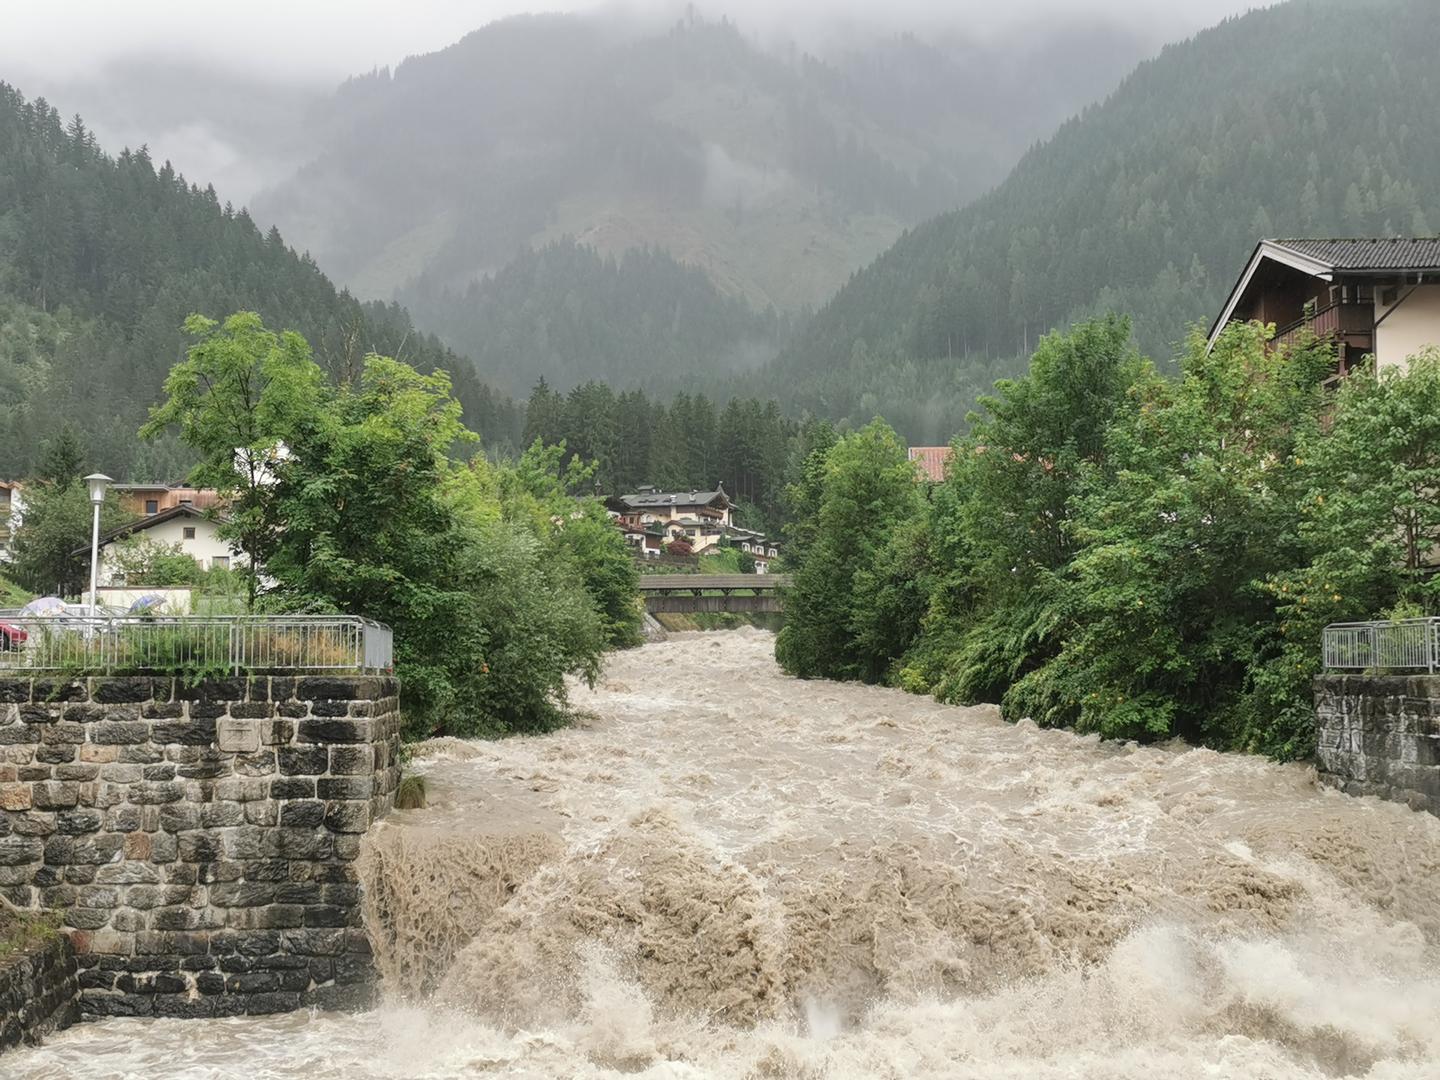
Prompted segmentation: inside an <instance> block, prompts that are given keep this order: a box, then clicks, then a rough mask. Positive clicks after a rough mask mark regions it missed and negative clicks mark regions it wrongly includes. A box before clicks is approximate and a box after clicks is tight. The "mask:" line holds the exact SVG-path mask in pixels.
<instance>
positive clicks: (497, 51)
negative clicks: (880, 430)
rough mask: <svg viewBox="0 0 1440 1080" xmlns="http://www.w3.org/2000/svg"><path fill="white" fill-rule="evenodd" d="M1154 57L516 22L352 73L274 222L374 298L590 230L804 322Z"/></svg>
mask: <svg viewBox="0 0 1440 1080" xmlns="http://www.w3.org/2000/svg"><path fill="white" fill-rule="evenodd" d="M1077 42H1078V43H1079V45H1081V46H1083V47H1078V48H1077ZM1143 48H1144V46H1143V44H1142V43H1141V42H1140V41H1139V40H1138V37H1137V36H1136V35H1134V34H1133V33H1132V32H1130V31H1128V30H1125V29H1115V28H1108V27H1107V26H1106V25H1105V24H1099V23H1097V24H1095V25H1089V24H1085V25H1081V26H1078V27H1076V26H1063V27H1061V26H1053V27H1049V28H1046V29H1044V30H1037V31H1036V32H1034V33H1031V34H1027V35H1024V36H1023V37H1022V38H1020V39H1018V40H1013V39H1012V40H1007V41H1005V42H1003V43H1002V44H999V45H977V44H976V43H974V42H970V41H966V40H955V41H951V40H947V39H945V38H944V37H943V36H937V37H936V38H935V39H934V40H930V41H923V42H922V41H920V40H918V39H916V38H913V37H896V38H890V39H879V38H876V37H875V36H873V35H870V36H866V37H863V38H862V39H861V40H860V41H858V42H857V44H856V45H855V47H853V48H852V49H849V50H838V51H837V53H836V55H834V56H829V57H827V58H826V59H824V60H820V59H817V58H815V57H812V56H808V55H806V54H804V53H802V52H800V51H798V50H794V49H792V50H789V51H780V52H772V51H768V50H767V49H765V48H762V47H760V46H759V45H757V44H756V43H755V42H754V41H753V40H752V39H750V38H748V37H746V36H745V35H744V34H743V33H742V32H741V30H739V29H737V28H736V27H735V26H734V25H732V24H729V23H727V22H724V21H721V22H719V23H715V22H707V21H705V20H703V19H699V18H697V17H695V16H694V15H693V13H692V14H691V15H690V16H688V17H687V18H686V19H684V20H683V21H681V22H680V23H677V24H675V25H673V26H671V27H670V28H668V29H664V30H657V29H656V28H655V25H654V24H653V23H639V22H634V21H631V20H629V19H627V18H624V17H622V16H620V15H618V14H615V13H613V12H612V13H609V14H603V15H601V14H597V15H590V16H583V17H582V16H524V17H516V18H511V19H506V20H502V21H499V22H496V23H493V24H491V25H489V26H487V27H485V28H483V29H481V30H477V31H476V32H474V33H472V34H470V35H468V36H466V37H465V38H464V39H463V40H461V41H460V42H458V43H457V44H455V45H453V46H451V47H450V48H447V49H444V50H442V51H440V52H436V53H432V54H429V55H426V56H420V57H414V58H411V59H409V60H406V61H405V62H404V63H402V64H400V65H399V66H398V67H397V68H396V69H395V70H394V72H393V73H392V72H391V71H389V70H381V71H378V72H375V73H373V74H371V75H368V76H364V77H360V78H356V79H352V80H351V81H349V82H348V83H347V84H345V85H344V86H343V87H342V88H341V89H340V91H339V92H338V93H337V95H336V96H335V98H334V100H333V101H332V102H331V103H330V105H329V107H328V108H326V109H324V110H321V111H320V112H319V113H318V114H317V115H316V116H315V118H314V119H313V122H312V124H311V129H312V131H311V142H312V144H313V147H314V159H313V161H312V162H311V163H310V164H309V165H307V166H306V167H305V168H303V169H301V170H300V171H299V172H298V173H297V175H296V176H295V177H294V179H293V180H291V181H290V182H289V183H287V184H284V185H281V186H280V187H279V188H278V189H276V190H274V191H272V192H271V193H269V194H268V195H267V196H262V197H261V198H260V199H258V200H257V201H256V202H255V204H254V206H253V209H254V210H255V213H256V216H257V217H258V218H259V219H261V220H264V221H270V220H274V221H277V222H278V223H279V224H280V225H281V227H282V228H283V229H284V230H285V233H286V235H287V236H289V237H290V238H291V239H292V240H294V241H296V242H297V243H299V244H300V246H302V247H304V248H306V249H308V250H309V251H311V252H312V253H313V254H314V255H315V256H316V258H317V259H318V260H319V261H320V263H321V265H322V266H324V267H325V268H326V269H327V271H328V272H330V273H331V274H333V275H335V276H336V277H337V279H338V280H340V281H343V282H345V283H347V284H349V285H351V286H352V287H353V288H355V289H356V290H357V291H358V292H359V293H360V294H361V295H366V296H381V297H387V298H388V297H390V296H391V295H393V294H394V290H395V289H397V288H399V287H402V286H405V285H407V284H409V283H412V282H417V281H418V282H419V287H421V288H426V289H436V290H447V289H448V290H461V291H463V290H464V289H465V288H466V287H467V286H468V284H469V282H470V281H471V280H474V279H476V278H478V277H480V276H482V275H484V274H488V273H493V272H495V271H496V270H498V269H499V268H501V267H502V266H504V265H505V264H506V263H508V262H509V261H510V260H511V259H512V258H514V256H515V253H516V252H517V251H518V250H519V249H520V248H522V247H524V246H531V247H541V246H543V245H545V244H546V243H548V242H550V241H553V240H556V239H559V238H561V237H565V236H572V237H574V238H575V239H576V240H578V241H579V242H581V243H583V244H586V245H588V246H591V247H594V248H596V249H597V250H598V251H599V252H600V253H601V254H602V255H613V256H617V257H618V256H620V255H623V254H624V253H625V252H627V251H629V250H630V249H632V248H641V249H646V248H655V249H659V250H663V251H666V252H668V253H669V254H670V255H672V256H673V257H674V258H676V259H677V260H679V261H681V262H683V263H686V264H688V265H692V266H698V267H700V268H701V269H703V270H705V272H706V273H707V274H708V275H709V276H710V278H711V280H712V281H713V282H714V283H715V284H716V285H717V287H719V288H720V289H721V290H722V291H723V292H725V293H726V294H728V295H732V296H738V297H743V298H744V299H746V300H747V301H748V302H749V303H750V304H751V306H752V307H754V308H755V309H756V310H757V311H763V310H765V309H766V308H767V307H770V306H774V307H775V308H776V309H777V310H779V311H794V310H799V309H801V308H803V307H806V306H815V305H818V304H819V303H821V302H823V301H824V300H826V299H828V298H829V296H830V295H831V294H832V293H833V292H834V290H835V289H836V288H838V287H839V286H840V285H841V284H842V283H843V282H844V281H845V279H846V278H847V277H848V275H849V274H850V273H851V272H852V271H853V270H854V269H856V268H858V267H860V266H862V265H863V264H864V263H866V262H867V261H869V260H870V259H871V258H873V257H874V256H875V255H877V254H879V253H880V252H881V251H882V250H884V249H885V248H886V247H887V246H888V245H889V244H890V243H891V242H892V241H893V240H894V239H895V237H896V236H898V235H899V233H900V231H901V229H902V228H903V227H904V226H905V225H906V224H907V223H913V222H917V221H920V220H922V219H924V218H925V217H928V216H930V215H932V214H934V213H937V212H939V211H941V210H944V209H947V208H949V207H953V206H958V205H960V204H961V203H963V202H964V201H966V200H967V199H969V198H972V197H974V196H975V195H978V194H979V193H980V192H982V191H984V190H985V189H986V188H987V187H989V186H990V185H992V184H994V183H996V182H998V181H999V180H1000V179H1001V178H1002V177H1003V176H1004V174H1005V172H1006V171H1007V170H1008V169H1009V168H1010V166H1011V165H1012V164H1013V163H1014V162H1015V161H1016V160H1017V159H1018V158H1019V157H1020V155H1021V154H1022V153H1023V152H1024V150H1025V148H1026V147H1027V146H1028V145H1029V144H1030V143H1031V142H1033V141H1034V140H1035V139H1036V138H1040V137H1042V136H1044V135H1045V134H1048V133H1049V132H1050V131H1052V130H1053V129H1054V126H1055V124H1057V123H1058V122H1059V121H1060V120H1061V119H1063V118H1064V117H1065V116H1067V115H1070V113H1071V112H1073V111H1074V110H1075V109H1076V108H1078V107H1080V105H1082V104H1084V103H1085V102H1088V101H1091V100H1093V99H1094V98H1095V97H1096V96H1098V95H1100V94H1102V93H1104V92H1105V91H1106V90H1107V89H1109V88H1110V87H1112V86H1113V85H1115V83H1116V82H1117V81H1118V79H1119V77H1120V75H1121V74H1122V73H1123V72H1124V71H1125V70H1126V69H1127V68H1128V67H1129V66H1130V65H1131V64H1132V63H1133V62H1134V61H1135V60H1136V59H1137V58H1138V57H1139V56H1140V55H1142V54H1143Z"/></svg>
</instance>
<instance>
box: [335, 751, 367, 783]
mask: <svg viewBox="0 0 1440 1080" xmlns="http://www.w3.org/2000/svg"><path fill="white" fill-rule="evenodd" d="M374 771H375V749H374V747H372V746H332V747H331V748H330V772H331V774H332V775H334V776H365V777H369V776H371V775H372V774H373V773H374Z"/></svg>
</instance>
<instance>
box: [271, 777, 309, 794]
mask: <svg viewBox="0 0 1440 1080" xmlns="http://www.w3.org/2000/svg"><path fill="white" fill-rule="evenodd" d="M270 797H271V798H272V799H313V798H315V781H314V780H313V779H312V778H311V777H309V776H282V777H279V778H277V779H275V780H272V781H271V782H270Z"/></svg>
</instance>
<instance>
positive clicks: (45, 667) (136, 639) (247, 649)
mask: <svg viewBox="0 0 1440 1080" xmlns="http://www.w3.org/2000/svg"><path fill="white" fill-rule="evenodd" d="M394 664H395V659H394V636H393V634H392V633H391V630H390V627H388V626H386V625H385V624H384V623H378V622H375V621H374V620H372V619H363V618H360V617H359V616H356V615H218V616H197V615H158V616H145V615H141V616H136V615H123V616H114V615H104V614H98V615H88V614H85V615H77V614H66V615H52V616H34V615H30V616H9V615H7V616H4V617H3V618H0V675H3V674H5V673H13V672H17V671H74V672H77V673H80V672H89V673H94V674H116V673H125V672H137V673H139V672H152V673H154V672H162V673H163V672H171V673H182V672H218V671H230V672H232V673H235V674H240V673H242V672H265V671H269V672H274V671H310V672H330V671H354V672H389V671H392V670H394Z"/></svg>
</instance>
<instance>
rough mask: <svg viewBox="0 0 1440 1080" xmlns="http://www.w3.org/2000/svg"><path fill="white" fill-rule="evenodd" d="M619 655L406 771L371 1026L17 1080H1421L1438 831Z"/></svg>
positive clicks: (746, 644) (1303, 781)
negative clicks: (588, 681)
mask: <svg viewBox="0 0 1440 1080" xmlns="http://www.w3.org/2000/svg"><path fill="white" fill-rule="evenodd" d="M772 648H773V639H772V638H771V637H770V636H769V635H768V634H765V633H762V632H760V631H755V630H740V631H736V632H733V633H728V634H708V635H687V634H679V635H672V637H671V638H670V639H669V640H668V641H665V642H660V643H654V644H651V645H647V646H644V647H642V648H640V649H636V650H631V651H629V652H625V653H620V654H616V655H615V656H613V657H612V658H611V659H610V662H609V665H608V667H607V670H606V673H605V676H604V678H603V679H602V680H601V682H600V683H599V684H598V685H597V686H596V688H595V689H594V690H593V691H590V690H586V689H584V688H577V691H576V702H577V704H578V705H579V706H580V707H581V708H582V709H583V710H584V711H585V714H586V717H585V719H584V721H583V722H582V723H581V724H580V725H578V726H576V727H574V728H572V729H569V730H566V731H561V732H556V733H554V734H552V735H547V736H544V737H538V738H528V739H512V740H505V741H500V742H459V741H456V740H442V741H438V742H435V743H431V744H426V745H423V746H422V747H420V748H419V749H418V750H417V754H416V760H415V762H414V765H413V767H414V768H415V769H416V770H417V771H421V772H423V773H424V774H425V775H426V778H427V784H428V788H429V792H430V800H431V802H430V806H429V808H427V809H426V810H424V811H415V812H409V813H403V814H395V815H392V817H391V818H390V819H389V820H388V822H387V823H386V824H383V825H382V826H380V827H378V828H376V829H373V830H372V831H371V833H370V834H369V835H368V836H367V838H366V848H365V854H364V860H363V862H364V867H363V870H362V873H363V874H364V876H365V884H366V896H367V901H366V903H367V908H366V917H367V922H368V925H369V929H370V932H371V936H372V938H373V940H374V944H375V951H376V960H377V963H378V964H379V966H380V969H381V971H382V973H384V974H385V976H386V978H387V984H388V990H389V993H390V995H391V998H390V1000H391V1003H390V1004H389V1005H387V1006H386V1007H385V1008H382V1009H379V1010H376V1011H374V1012H371V1013H365V1014H359V1015H353V1016H343V1015H338V1014H325V1013H317V1014H309V1013H300V1014H294V1015H290V1016H283V1017H275V1018H237V1019H235V1020H213V1021H196V1022H178V1021H126V1020H114V1021H106V1022H104V1023H100V1024H93V1025H86V1026H83V1027H81V1028H78V1029H74V1030H71V1031H69V1032H66V1033H64V1034H62V1035H60V1036H58V1037H56V1038H54V1039H53V1040H51V1041H50V1042H49V1043H48V1044H47V1045H46V1046H44V1047H42V1048H39V1049H37V1050H28V1051H20V1052H17V1053H16V1054H14V1055H13V1056H10V1057H7V1059H6V1062H5V1064H6V1066H7V1069H8V1070H9V1071H8V1072H7V1075H13V1076H16V1077H18V1078H20V1080H57V1078H60V1077H65V1078H69V1077H106V1078H109V1077H132V1076H133V1077H142V1076H144V1077H187V1078H201V1077H204V1078H207V1080H212V1078H221V1077H224V1078H228V1077H232V1076H237V1077H238V1076H244V1077H247V1078H249V1080H280V1078H291V1077H295V1078H299V1077H315V1076H320V1077H324V1076H332V1075H333V1076H341V1075H343V1076H346V1077H361V1078H365V1080H391V1078H399V1077H437V1078H438V1077H468V1076H475V1075H485V1076H502V1077H522V1076H596V1077H599V1076H616V1075H622V1074H624V1075H639V1076H647V1077H656V1078H659V1077H666V1078H680V1077H685V1078H695V1077H712V1076H713V1077H733V1078H737V1080H738V1078H746V1080H749V1078H760V1077H804V1078H807V1080H811V1078H820V1077H835V1078H848V1077H864V1076H881V1077H896V1078H899V1077H917V1076H919V1077H941V1076H944V1077H954V1076H968V1077H977V1078H980V1077H987V1078H988V1077H1022V1076H1023V1077H1057V1078H1058V1077H1062V1076H1063V1077H1075V1076H1093V1077H1097V1078H1099V1077H1106V1078H1110V1077H1137V1078H1138V1077H1144V1078H1146V1080H1150V1078H1153V1077H1167V1078H1168V1077H1192V1076H1193V1077H1201V1076H1204V1077H1236V1078H1239V1077H1247V1078H1248V1077H1256V1076H1266V1077H1297V1078H1298V1077H1316V1076H1339V1075H1360V1076H1367V1075H1368V1076H1371V1077H1373V1078H1375V1080H1380V1078H1382V1077H1383V1078H1386V1080H1396V1078H1406V1080H1409V1078H1414V1080H1419V1078H1421V1077H1433V1076H1434V1075H1436V1073H1437V1070H1440V1031H1437V1030H1436V1028H1435V1025H1434V1023H1433V1017H1434V1016H1435V1015H1437V1012H1440V820H1437V819H1435V818H1433V817H1430V816H1428V815H1424V814H1418V813H1415V812H1413V811H1410V810H1408V809H1405V808H1404V807H1400V806H1396V805H1392V804H1386V803H1381V802H1378V801H1376V800H1371V799H1353V798H1349V797H1346V796H1343V795H1340V794H1338V793H1336V792H1332V791H1326V790H1322V789H1321V788H1319V787H1318V786H1317V785H1316V783H1315V777H1314V773H1313V771H1312V770H1311V769H1309V768H1308V767H1304V766H1299V765H1289V766H1278V765H1274V764H1272V763H1269V762H1267V761H1264V760H1261V759H1258V758H1251V757H1242V756H1238V755H1237V756H1231V755H1221V754H1216V753H1213V752H1210V751H1205V750H1197V749H1194V748H1189V747H1183V746H1178V745H1172V746H1160V747H1137V746H1130V745H1122V744H1101V743H1100V742H1099V741H1098V740H1097V739H1094V738H1082V737H1077V736H1075V735H1073V734H1070V733H1067V732H1052V731H1041V730H1038V729H1036V728H1034V727H1033V725H1028V724H1022V725H1018V726H1012V725H1009V724H1006V723H1004V722H1003V721H1001V720H1000V718H999V716H998V713H997V712H996V710H994V709H990V708H970V709H965V708H954V707H949V706H944V705H940V704H938V703H936V702H934V701H930V700H928V699H924V698H918V697H914V696H911V695H906V694H904V693H902V692H900V691H895V690H886V689H879V688H874V687H864V686H857V685H850V684H845V685H841V684H834V683H825V682H808V683H807V682H800V681H797V680H793V679H789V678H787V677H785V676H783V675H782V674H781V673H780V672H779V671H778V669H777V668H776V667H775V664H774V661H773V656H772Z"/></svg>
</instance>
